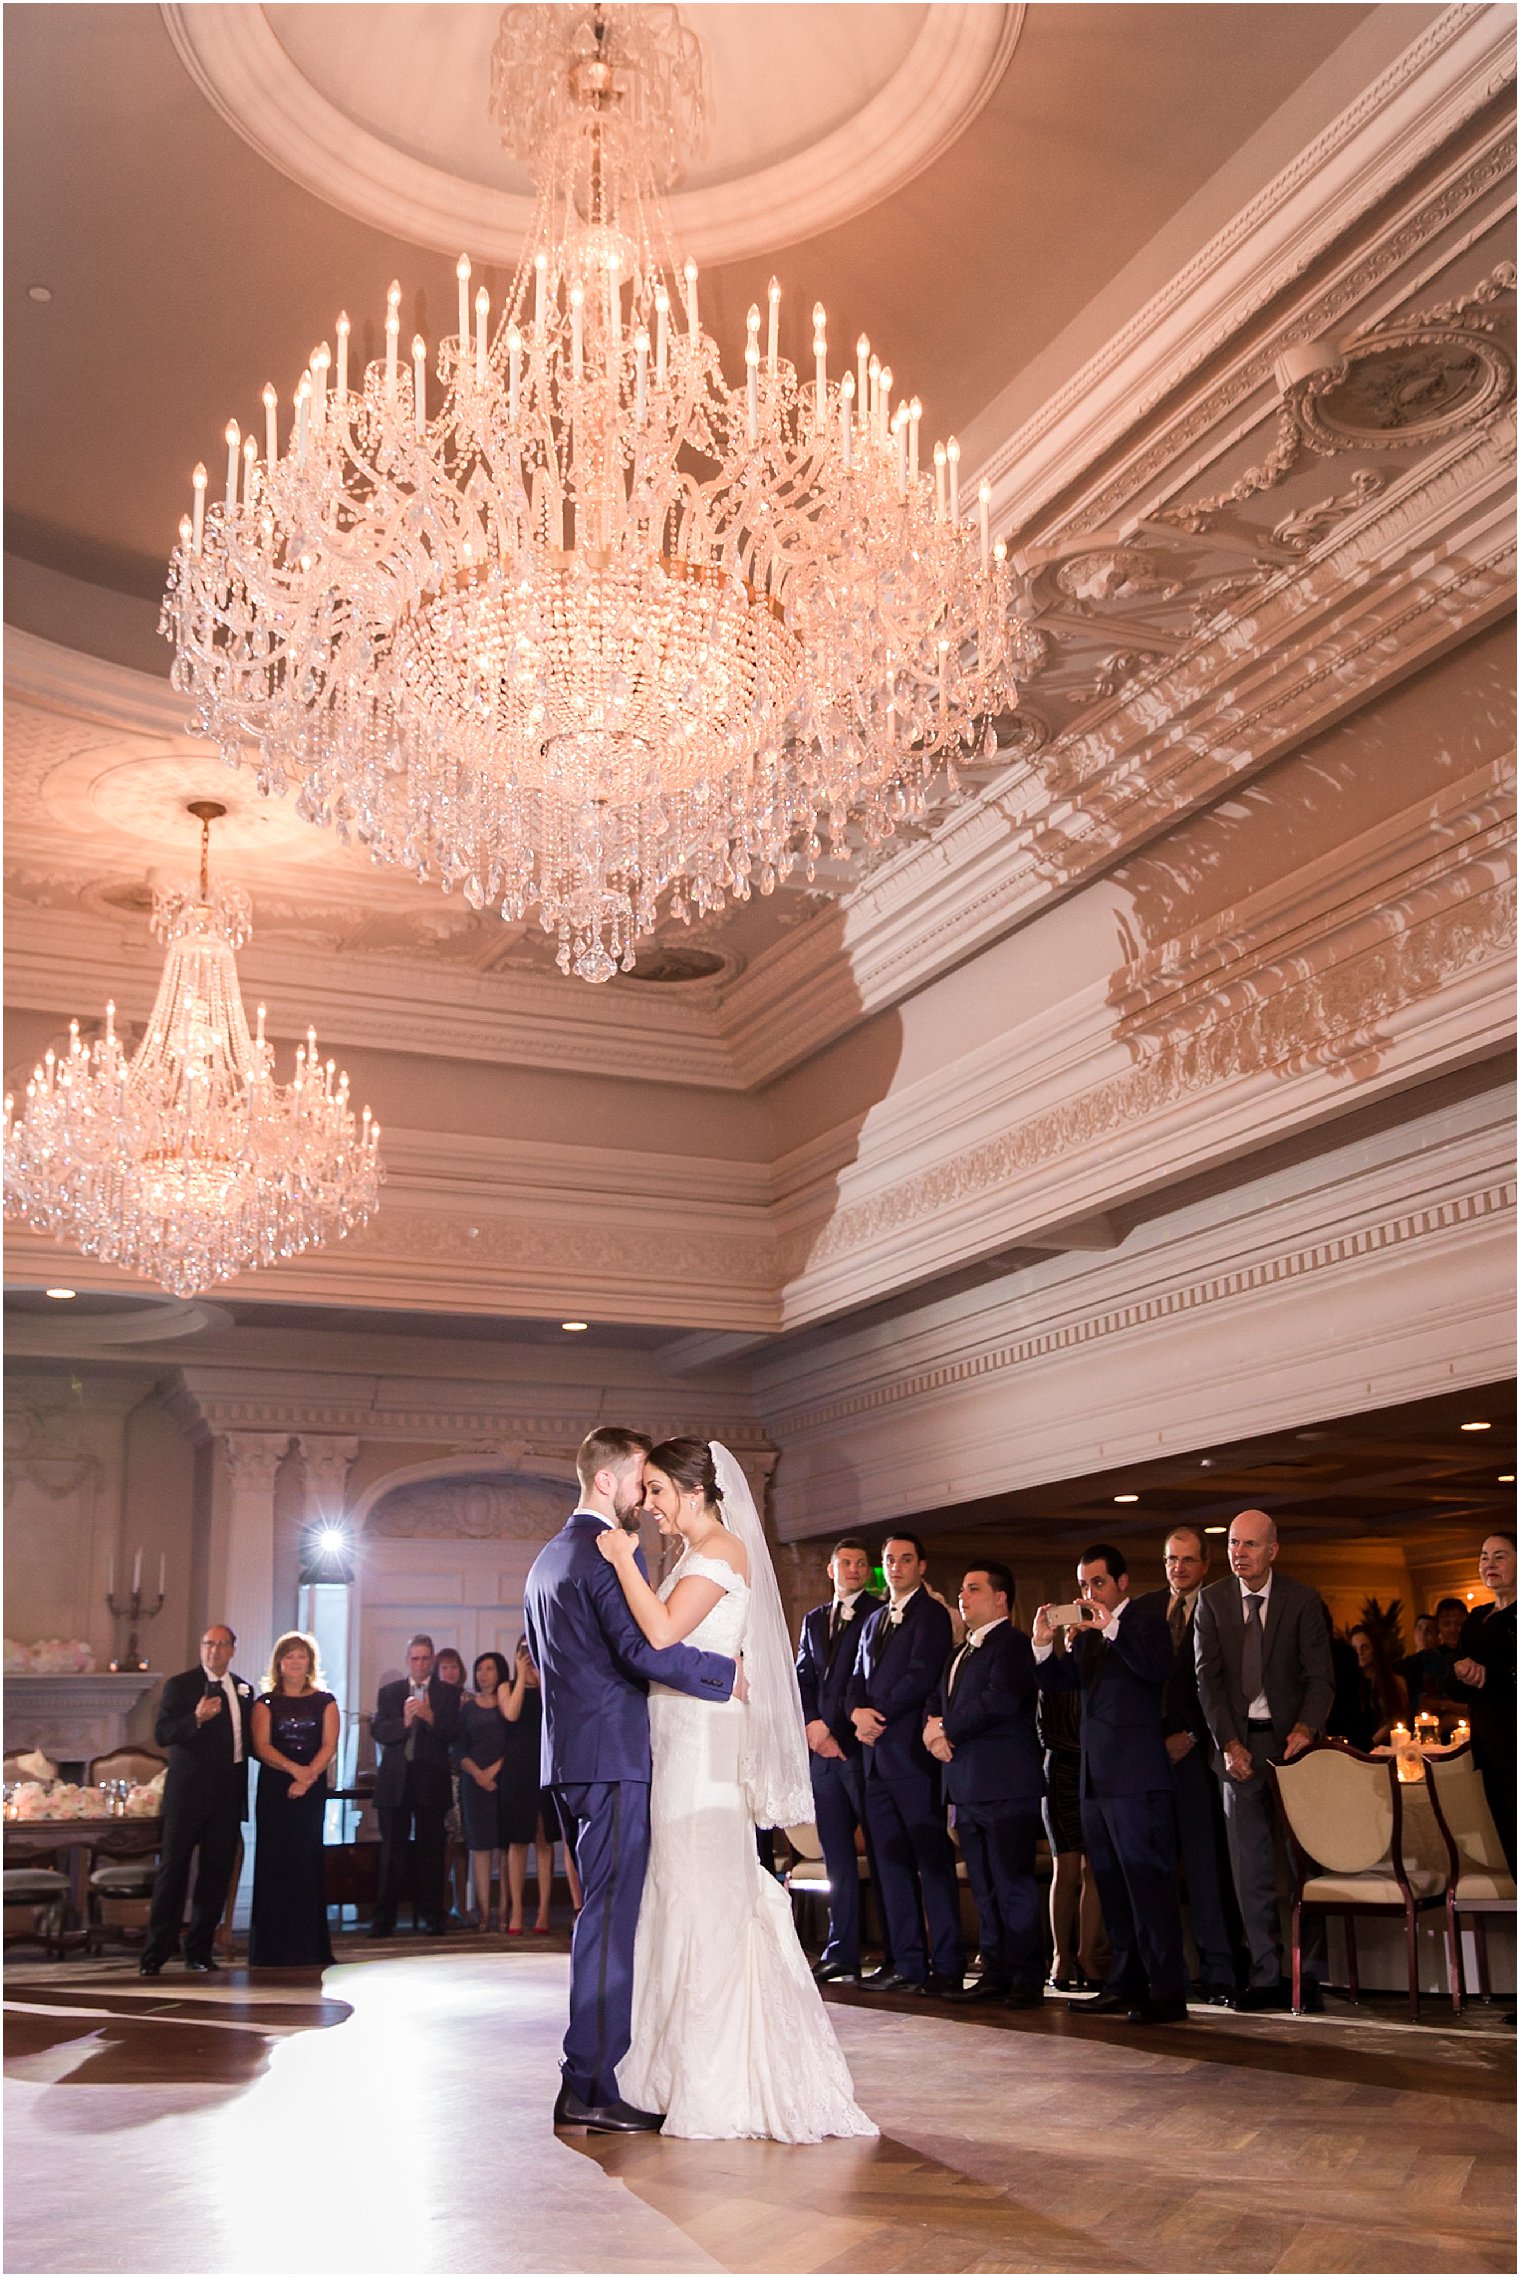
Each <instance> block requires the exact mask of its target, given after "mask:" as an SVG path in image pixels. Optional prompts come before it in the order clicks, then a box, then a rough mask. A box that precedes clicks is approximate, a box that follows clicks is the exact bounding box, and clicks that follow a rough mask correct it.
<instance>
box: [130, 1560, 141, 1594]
mask: <svg viewBox="0 0 1520 2277" xmlns="http://www.w3.org/2000/svg"><path fill="white" fill-rule="evenodd" d="M141 1589H142V1551H141V1550H139V1551H138V1553H137V1555H136V1557H135V1558H134V1559H133V1560H132V1594H133V1596H134V1597H136V1596H137V1595H138V1594H139V1592H140V1591H141Z"/></svg>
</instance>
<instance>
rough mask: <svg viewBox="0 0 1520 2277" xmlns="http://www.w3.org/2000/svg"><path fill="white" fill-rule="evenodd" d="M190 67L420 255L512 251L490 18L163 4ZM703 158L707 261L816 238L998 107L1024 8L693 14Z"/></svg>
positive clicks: (496, 256)
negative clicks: (703, 84) (490, 111)
mask: <svg viewBox="0 0 1520 2277" xmlns="http://www.w3.org/2000/svg"><path fill="white" fill-rule="evenodd" d="M163 15H164V18H165V20H166V22H167V24H168V28H169V33H170V37H171V38H172V40H173V41H174V44H175V47H176V48H177V50H178V52H179V54H180V56H181V58H182V59H183V61H184V63H185V65H186V67H187V68H188V69H189V71H190V72H191V74H192V76H193V77H194V78H195V80H196V82H197V84H198V85H199V86H200V87H201V89H202V91H203V92H204V93H205V95H206V96H207V98H208V100H209V101H210V102H211V103H213V104H214V105H215V107H216V109H217V110H218V111H220V113H221V114H222V116H223V117H224V118H225V119H226V120H227V121H228V123H229V124H230V125H231V126H233V127H235V128H236V129H237V131H238V133H239V134H241V135H242V136H243V137H244V139H245V140H246V141H247V142H249V143H251V144H252V146H253V148H254V149H255V150H257V151H258V152H259V153H260V155H261V156H262V157H264V158H266V159H268V160H269V161H270V163H271V164H272V165H275V166H277V167H279V168H280V170H281V172H282V173H284V174H286V175H288V176H289V177H290V179H291V180H292V181H294V182H298V183H299V184H301V186H302V187H303V188H304V189H307V190H310V191H312V192H313V193H314V194H315V195H316V196H318V197H320V198H323V199H325V200H326V201H327V202H328V203H329V204H330V205H333V206H336V207H338V208H339V209H340V210H341V211H343V212H345V213H348V214H352V215H354V216H355V217H356V218H357V219H359V220H361V221H366V222H370V223H372V224H374V225H375V226H376V227H377V228H380V229H383V230H386V231H387V232H389V233H390V234H392V235H394V236H396V237H401V238H405V239H407V240H409V241H411V242H412V243H415V244H420V245H429V246H433V247H435V248H437V249H438V250H439V251H441V252H445V253H457V252H458V251H459V250H460V249H461V248H462V247H468V249H469V251H470V253H471V254H472V255H473V256H474V257H475V258H476V259H477V260H483V261H488V262H491V261H495V262H502V263H512V262H515V260H516V259H517V256H518V253H519V252H520V250H521V247H522V243H523V239H524V237H525V236H526V234H527V230H528V225H529V222H530V220H531V216H532V211H533V200H532V194H531V190H530V187H529V182H528V177H527V173H526V170H525V169H523V168H521V167H518V166H516V165H514V163H513V162H512V161H511V160H510V159H509V158H508V156H507V154H506V152H505V151H504V150H503V149H502V147H501V144H500V141H499V139H498V137H497V134H496V131H495V129H494V128H493V127H492V125H491V122H490V119H489V118H488V116H487V110H486V100H487V94H488V91H489V87H490V55H491V48H492V44H493V42H494V40H495V37H496V32H497V27H498V24H499V22H500V16H501V11H500V9H499V8H496V7H473V6H466V7H453V6H438V5H421V6H417V5H390V6H383V7H376V6H366V5H353V6H337V7H330V6H324V5H312V6H267V7H252V6H234V5H229V6H225V7H206V6H201V5H192V6H186V7H165V8H164V10H163ZM682 15H683V18H684V20H685V21H686V22H687V23H689V25H690V26H691V28H692V29H693V30H694V31H695V32H696V33H697V35H698V37H699V38H700V39H701V41H702V44H703V47H704V49H705V51H706V58H707V67H708V97H709V106H710V120H709V136H708V148H707V151H706V153H705V154H704V155H703V157H702V158H701V159H700V160H699V161H696V162H694V163H693V164H692V166H691V167H690V169H689V171H688V174H687V178H686V181H685V184H684V185H683V187H682V188H681V189H679V190H678V191H677V192H675V194H674V195H672V196H671V197H670V199H669V200H668V211H669V215H670V219H671V223H672V226H673V234H674V238H675V241H676V243H677V244H678V245H680V246H681V247H682V249H683V250H684V251H687V252H690V253H691V254H693V255H694V256H695V257H696V258H697V259H698V260H700V261H704V262H713V261H732V260H738V259H741V258H742V257H744V256H745V255H747V254H752V253H757V252H761V251H766V250H769V249H771V248H773V247H776V246H781V245H788V244H794V243H796V242H798V241H799V240H801V239H804V238H809V237H814V236H817V235H818V234H819V233H820V232H822V231H823V230H826V229H830V228H832V227H834V226H835V225H837V224H838V223H840V222H844V221H848V220H850V219H851V218H852V217H853V216H855V215H856V214H860V213H864V212H865V211H867V210H868V209H869V208H870V207H872V206H874V205H876V204H878V203H879V202H880V200H882V199H883V198H885V197H887V196H889V195H890V194H891V192H893V191H894V190H897V189H900V188H901V187H902V185H903V184H904V183H905V182H908V181H911V180H912V178H913V177H914V176H915V175H916V174H919V173H921V172H922V171H923V169H924V168H925V167H926V166H929V165H931V164H932V163H933V161H934V160H935V159H936V158H938V157H939V156H940V154H941V153H942V152H943V151H944V150H946V149H947V148H948V147H949V145H950V144H951V143H952V142H954V141H955V139H956V138H957V136H958V135H960V134H961V133H963V132H964V130H965V129H966V127H968V126H969V125H970V124H971V121H972V120H973V119H974V118H975V117H976V115H977V113H978V112H979V111H980V110H981V108H982V106H983V104H984V103H985V102H986V101H987V99H988V97H989V96H990V95H991V94H992V92H993V90H994V88H995V87H996V86H997V84H998V81H999V80H1000V79H1001V77H1002V76H1003V73H1004V71H1005V69H1006V67H1007V65H1008V61H1009V58H1010V57H1011V56H1012V53H1013V50H1014V45H1015V43H1016V41H1017V39H1018V34H1019V27H1020V24H1021V22H1022V20H1023V16H1024V9H1023V7H1022V6H1012V7H1002V6H988V5H969V6H963V5H959V4H957V0H938V4H936V5H932V6H924V5H917V6H914V5H906V4H887V5H878V4H874V0H861V4H860V5H845V6H838V5H833V6H831V5H824V6H814V7H807V8H777V7H765V6H751V5H746V4H743V0H734V4H732V5H723V6H714V5H708V6H701V5H698V6H692V7H686V8H683V10H682Z"/></svg>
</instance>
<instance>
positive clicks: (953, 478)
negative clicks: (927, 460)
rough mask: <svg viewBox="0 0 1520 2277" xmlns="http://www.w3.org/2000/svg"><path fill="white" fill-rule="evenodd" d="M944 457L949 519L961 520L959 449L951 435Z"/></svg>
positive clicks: (953, 520)
mask: <svg viewBox="0 0 1520 2277" xmlns="http://www.w3.org/2000/svg"><path fill="white" fill-rule="evenodd" d="M945 457H946V459H947V460H948V462H949V466H950V519H951V521H952V522H958V521H959V520H960V518H961V447H960V444H959V443H958V442H957V441H956V439H955V437H954V436H953V435H952V436H951V438H950V440H949V442H948V443H947V444H946V445H945Z"/></svg>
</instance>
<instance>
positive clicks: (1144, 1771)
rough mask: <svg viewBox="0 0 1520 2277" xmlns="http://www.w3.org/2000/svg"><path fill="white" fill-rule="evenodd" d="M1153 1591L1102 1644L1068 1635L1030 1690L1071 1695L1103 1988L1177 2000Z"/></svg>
mask: <svg viewBox="0 0 1520 2277" xmlns="http://www.w3.org/2000/svg"><path fill="white" fill-rule="evenodd" d="M1165 1608H1166V1597H1165V1593H1164V1592H1162V1593H1159V1595H1152V1596H1149V1597H1139V1598H1135V1599H1132V1600H1128V1601H1126V1604H1125V1608H1124V1610H1123V1612H1122V1613H1121V1614H1120V1616H1119V1628H1118V1633H1117V1635H1116V1636H1115V1637H1114V1639H1113V1641H1112V1642H1111V1643H1110V1641H1109V1640H1108V1639H1107V1638H1106V1637H1103V1636H1102V1635H1100V1634H1098V1633H1097V1632H1096V1631H1095V1630H1093V1629H1086V1630H1082V1631H1080V1632H1078V1633H1077V1634H1076V1635H1075V1636H1074V1637H1073V1639H1072V1648H1071V1651H1070V1652H1069V1653H1065V1654H1062V1653H1052V1654H1051V1656H1050V1658H1049V1659H1047V1660H1045V1661H1042V1662H1041V1663H1040V1671H1039V1677H1040V1684H1041V1687H1042V1689H1048V1690H1052V1691H1058V1692H1080V1693H1081V1696H1082V1834H1083V1838H1084V1840H1085V1842H1086V1844H1087V1855H1088V1858H1089V1860H1090V1861H1091V1864H1092V1870H1093V1875H1094V1878H1095V1880H1096V1882H1097V1885H1098V1895H1099V1897H1100V1898H1101V1899H1102V1901H1103V1923H1104V1927H1105V1928H1106V1929H1107V1931H1108V1941H1109V1944H1110V1946H1111V1947H1112V1950H1113V1962H1112V1965H1111V1966H1110V1969H1109V1972H1108V1985H1107V1988H1106V1989H1107V1990H1108V1991H1110V1992H1115V1993H1122V1994H1124V1995H1125V1996H1126V1997H1128V1998H1131V1999H1134V2000H1137V2001H1139V2000H1145V1999H1147V1998H1149V1999H1151V2000H1155V2001H1167V2002H1170V2001H1177V2000H1185V1999H1186V1997H1187V1964H1186V1961H1185V1959H1184V1956H1183V1946H1182V1909H1181V1906H1180V1904H1179V1902H1178V1896H1177V1815H1176V1803H1175V1800H1174V1797H1175V1791H1176V1790H1175V1783H1174V1781H1173V1778H1172V1766H1171V1759H1170V1758H1169V1756H1168V1755H1167V1752H1166V1742H1165V1740H1164V1738H1163V1737H1162V1721H1163V1704H1164V1701H1165V1696H1166V1688H1167V1682H1168V1679H1169V1678H1170V1676H1171V1673H1172V1658H1173V1655H1172V1636H1171V1631H1170V1630H1169V1629H1168V1627H1167V1625H1166V1609H1165Z"/></svg>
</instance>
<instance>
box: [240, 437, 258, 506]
mask: <svg viewBox="0 0 1520 2277" xmlns="http://www.w3.org/2000/svg"><path fill="white" fill-rule="evenodd" d="M258 455H259V446H258V444H257V443H256V442H255V441H254V439H253V437H252V436H251V435H245V436H244V437H243V504H244V505H245V506H251V505H252V504H253V466H254V461H255V459H257V457H258Z"/></svg>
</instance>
